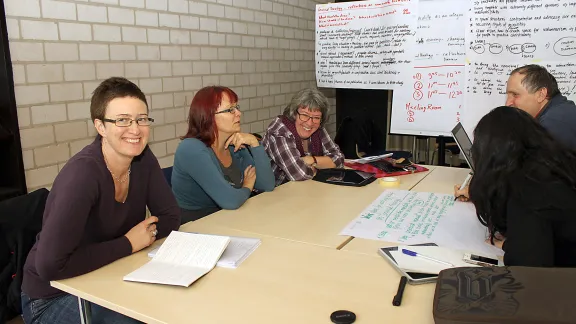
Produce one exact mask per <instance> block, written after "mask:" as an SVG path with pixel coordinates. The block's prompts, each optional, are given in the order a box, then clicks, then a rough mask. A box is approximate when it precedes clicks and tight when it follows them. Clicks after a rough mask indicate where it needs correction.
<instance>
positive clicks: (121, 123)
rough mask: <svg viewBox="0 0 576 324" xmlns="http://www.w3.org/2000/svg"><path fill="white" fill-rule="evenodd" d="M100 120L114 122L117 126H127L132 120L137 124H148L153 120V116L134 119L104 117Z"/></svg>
mask: <svg viewBox="0 0 576 324" xmlns="http://www.w3.org/2000/svg"><path fill="white" fill-rule="evenodd" d="M102 121H104V122H109V123H114V124H116V126H118V127H129V126H131V125H132V122H134V121H135V122H136V124H138V126H150V125H152V123H153V122H154V118H149V117H139V118H136V119H132V118H126V117H120V118H116V119H107V118H104V119H102Z"/></svg>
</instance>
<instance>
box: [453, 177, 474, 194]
mask: <svg viewBox="0 0 576 324" xmlns="http://www.w3.org/2000/svg"><path fill="white" fill-rule="evenodd" d="M470 179H472V172H470V173H468V175H467V176H466V179H464V182H462V184H461V185H460V189H459V190H462V189H464V188H466V186H467V185H468V182H469V181H470ZM460 197H462V196H458V197H456V198H454V201H456V200H458V198H460Z"/></svg>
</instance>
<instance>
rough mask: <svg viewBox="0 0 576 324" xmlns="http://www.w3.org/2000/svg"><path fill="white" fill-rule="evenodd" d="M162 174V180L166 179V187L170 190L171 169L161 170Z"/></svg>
mask: <svg viewBox="0 0 576 324" xmlns="http://www.w3.org/2000/svg"><path fill="white" fill-rule="evenodd" d="M162 173H164V178H166V181H167V182H168V185H170V188H172V167H167V168H164V169H162Z"/></svg>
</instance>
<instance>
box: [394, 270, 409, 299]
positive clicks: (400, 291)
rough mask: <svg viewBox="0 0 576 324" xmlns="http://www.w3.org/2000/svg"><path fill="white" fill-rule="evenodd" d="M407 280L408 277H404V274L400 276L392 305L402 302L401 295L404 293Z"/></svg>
mask: <svg viewBox="0 0 576 324" xmlns="http://www.w3.org/2000/svg"><path fill="white" fill-rule="evenodd" d="M407 281H408V278H406V276H402V278H400V284H398V292H397V293H396V296H394V299H393V300H392V305H394V306H400V304H402V296H403V295H404V288H405V287H406V282H407Z"/></svg>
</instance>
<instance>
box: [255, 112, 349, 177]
mask: <svg viewBox="0 0 576 324" xmlns="http://www.w3.org/2000/svg"><path fill="white" fill-rule="evenodd" d="M317 131H318V132H323V133H324V136H323V137H322V152H323V155H324V156H328V157H330V158H331V159H332V161H333V162H334V164H336V167H337V168H341V167H343V166H344V155H343V154H342V152H340V148H339V147H338V145H336V143H334V141H332V139H331V138H330V135H328V132H326V130H325V129H324V127H320V128H319V129H318V130H317ZM262 145H263V146H264V149H266V152H267V153H268V155H269V156H270V159H271V160H272V171H274V176H275V178H276V185H277V186H278V185H281V184H282V183H284V181H285V180H286V179H288V180H291V181H301V180H308V179H312V178H313V177H314V169H313V168H312V167H311V166H308V165H307V164H306V163H304V161H303V160H302V159H301V158H300V152H299V151H298V148H296V138H295V137H294V135H293V134H292V132H290V130H289V129H288V127H286V126H285V125H284V124H283V123H282V121H281V120H280V118H276V119H274V121H273V122H272V123H271V124H270V126H268V129H267V130H266V134H264V138H263V139H262Z"/></svg>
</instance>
